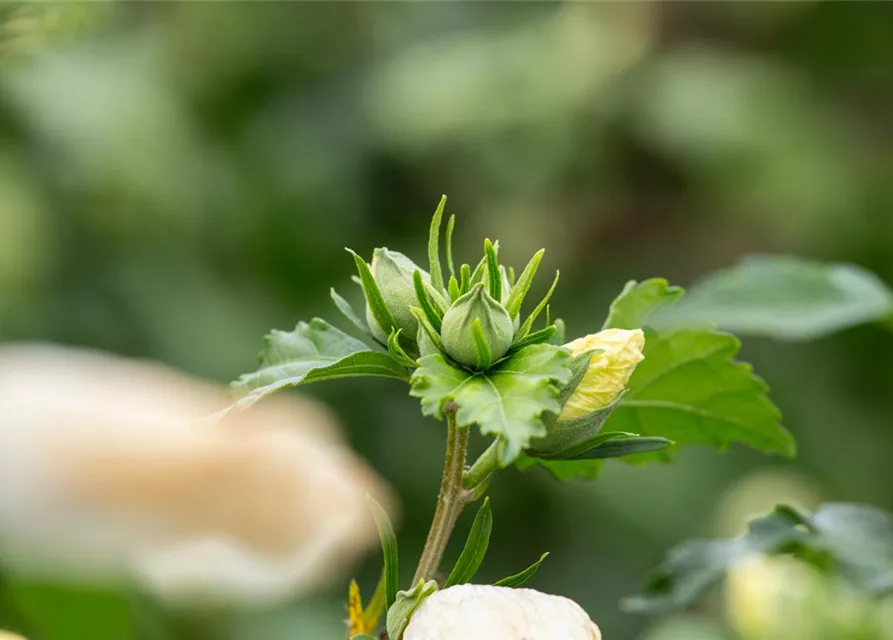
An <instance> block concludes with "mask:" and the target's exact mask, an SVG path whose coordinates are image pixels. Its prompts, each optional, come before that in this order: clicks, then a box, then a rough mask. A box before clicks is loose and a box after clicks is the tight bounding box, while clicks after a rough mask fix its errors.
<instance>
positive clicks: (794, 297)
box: [667, 256, 893, 340]
mask: <svg viewBox="0 0 893 640" xmlns="http://www.w3.org/2000/svg"><path fill="white" fill-rule="evenodd" d="M667 315H668V318H670V319H676V320H692V319H695V320H706V321H710V322H716V323H717V324H718V325H719V326H720V327H722V328H723V329H726V330H729V331H734V332H735V333H743V334H752V335H759V336H767V337H770V338H777V339H781V340H809V339H813V338H819V337H822V336H826V335H828V334H831V333H834V332H836V331H840V330H842V329H846V328H849V327H853V326H856V325H860V324H865V323H868V322H877V321H881V320H885V319H887V318H890V317H893V291H891V289H890V288H889V287H888V286H887V285H886V284H884V283H883V282H882V281H881V280H880V279H879V278H878V277H877V276H875V275H874V274H873V273H870V272H869V271H866V270H865V269H862V268H861V267H858V266H855V265H849V264H825V263H821V262H812V261H807V260H801V259H798V258H791V257H785V256H754V257H751V258H748V259H746V260H744V261H743V262H742V263H741V264H739V265H737V266H735V267H733V268H731V269H728V270H725V271H720V272H718V273H716V274H714V275H712V276H709V277H708V278H706V279H704V280H703V281H701V282H699V283H697V284H696V285H694V286H693V287H692V288H691V289H690V290H689V294H688V296H687V297H686V299H685V300H683V301H682V302H681V303H680V304H679V305H677V306H675V307H674V308H673V309H672V310H670V311H669V312H668V314H667Z"/></svg>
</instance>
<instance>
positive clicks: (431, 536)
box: [412, 405, 473, 585]
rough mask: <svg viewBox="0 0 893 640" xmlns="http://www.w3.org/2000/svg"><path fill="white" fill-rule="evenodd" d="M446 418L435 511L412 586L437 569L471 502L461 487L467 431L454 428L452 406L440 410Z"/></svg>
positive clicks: (454, 410) (430, 575)
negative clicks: (457, 525)
mask: <svg viewBox="0 0 893 640" xmlns="http://www.w3.org/2000/svg"><path fill="white" fill-rule="evenodd" d="M444 412H445V413H446V417H447V446H446V457H445V460H444V463H443V478H442V479H441V482H440V493H439V494H438V495H437V508H436V509H435V510H434V518H433V519H432V521H431V529H430V531H429V532H428V539H427V540H426V541H425V549H424V551H422V557H421V559H420V560H419V566H418V569H416V572H415V577H414V578H413V579H412V584H413V585H416V584H418V582H419V580H425V581H427V580H431V579H432V578H433V577H434V575H435V574H436V573H437V569H438V568H439V567H440V561H441V560H442V559H443V553H444V551H446V547H447V543H448V542H449V541H450V535H451V534H452V533H453V528H454V527H455V526H456V520H457V519H458V518H459V514H460V513H462V508H463V507H464V506H465V505H466V504H467V503H468V502H470V501H471V500H472V499H473V494H471V493H470V492H468V491H466V490H465V489H463V488H462V474H463V473H464V471H465V456H466V450H467V448H468V429H460V428H459V427H458V426H456V407H455V406H451V405H447V406H446V407H445V408H444Z"/></svg>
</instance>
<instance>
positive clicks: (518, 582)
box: [493, 551, 549, 588]
mask: <svg viewBox="0 0 893 640" xmlns="http://www.w3.org/2000/svg"><path fill="white" fill-rule="evenodd" d="M548 557H549V552H548V551H546V553H544V554H543V555H541V556H540V559H539V560H537V561H536V562H534V563H533V564H532V565H530V566H529V567H527V568H526V569H524V571H521V572H520V573H516V574H515V575H513V576H508V577H507V578H503V579H502V580H498V581H497V582H494V583H493V585H494V586H496V587H515V588H517V587H521V586H523V585H524V584H526V583H527V581H528V580H530V579H531V578H532V577H533V574H535V573H536V572H537V569H539V568H540V565H541V564H542V563H543V560H545V559H546V558H548Z"/></svg>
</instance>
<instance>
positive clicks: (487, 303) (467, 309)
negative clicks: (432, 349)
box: [440, 282, 515, 367]
mask: <svg viewBox="0 0 893 640" xmlns="http://www.w3.org/2000/svg"><path fill="white" fill-rule="evenodd" d="M475 320H480V323H481V329H482V333H483V336H484V339H485V340H486V342H487V344H488V345H489V346H490V353H491V356H492V361H493V362H496V361H497V360H498V359H499V358H501V357H502V356H503V355H505V352H506V351H508V349H509V347H510V346H512V338H513V337H514V333H515V332H514V329H513V328H512V318H511V316H510V315H509V312H508V311H506V310H505V307H503V306H502V305H501V304H499V303H498V302H496V300H494V299H493V298H492V297H491V296H490V294H489V293H488V292H487V285H485V284H484V283H482V282H481V283H478V284H476V285H475V286H474V287H473V288H472V290H471V291H469V292H468V293H466V294H465V295H464V296H462V297H461V298H459V299H458V300H456V301H455V302H454V303H453V305H452V306H451V307H450V308H449V309H448V310H447V312H446V314H445V315H444V316H443V326H442V328H441V331H440V337H441V339H442V340H443V346H444V349H446V352H447V353H448V354H449V355H450V357H451V358H452V359H453V360H455V361H456V362H458V363H460V364H464V365H465V366H468V367H477V366H478V351H477V347H476V346H475V342H474V334H473V333H472V325H473V324H474V321H475Z"/></svg>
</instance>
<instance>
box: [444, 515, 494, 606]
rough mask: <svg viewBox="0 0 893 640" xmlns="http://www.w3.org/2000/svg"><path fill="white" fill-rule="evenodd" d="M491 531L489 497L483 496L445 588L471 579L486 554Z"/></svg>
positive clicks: (491, 518) (491, 516) (491, 521)
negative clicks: (482, 501)
mask: <svg viewBox="0 0 893 640" xmlns="http://www.w3.org/2000/svg"><path fill="white" fill-rule="evenodd" d="M491 531H493V512H492V511H491V510H490V498H484V503H483V504H482V505H481V508H480V509H478V513H477V515H476V516H475V518H474V522H473V523H472V525H471V531H470V532H469V533H468V539H467V540H466V541H465V547H464V548H463V549H462V553H461V554H460V555H459V559H458V560H456V564H455V565H454V566H453V570H452V571H451V572H450V575H449V577H448V578H447V580H446V582H445V583H444V585H443V586H444V588H445V589H446V588H447V587H451V586H453V585H454V584H465V583H466V582H470V581H471V579H472V578H473V577H474V574H475V573H477V570H478V569H480V567H481V563H482V562H483V561H484V556H486V555H487V548H488V547H489V546H490V532H491Z"/></svg>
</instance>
